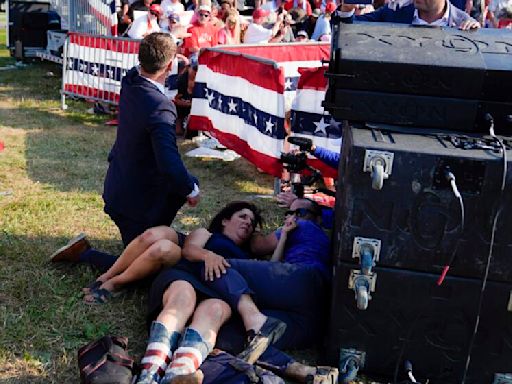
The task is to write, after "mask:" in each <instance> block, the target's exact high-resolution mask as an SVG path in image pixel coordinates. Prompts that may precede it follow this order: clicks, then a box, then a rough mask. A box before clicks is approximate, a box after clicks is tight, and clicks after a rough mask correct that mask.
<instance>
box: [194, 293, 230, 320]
mask: <svg viewBox="0 0 512 384" xmlns="http://www.w3.org/2000/svg"><path fill="white" fill-rule="evenodd" d="M196 314H197V316H201V317H202V318H206V319H209V320H210V322H211V323H213V324H219V325H220V324H221V323H223V322H224V321H225V320H226V319H227V318H228V317H229V316H231V308H230V307H229V305H228V304H227V303H225V302H224V301H222V300H219V299H208V300H205V301H203V302H202V303H201V304H200V306H199V307H198V308H197V311H196Z"/></svg>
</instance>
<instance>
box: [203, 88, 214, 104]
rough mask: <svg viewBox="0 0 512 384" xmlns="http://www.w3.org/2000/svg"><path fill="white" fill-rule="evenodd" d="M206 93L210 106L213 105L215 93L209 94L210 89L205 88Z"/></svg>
mask: <svg viewBox="0 0 512 384" xmlns="http://www.w3.org/2000/svg"><path fill="white" fill-rule="evenodd" d="M204 92H205V93H206V98H207V99H208V105H211V104H212V101H213V92H212V93H209V92H208V88H205V89H204Z"/></svg>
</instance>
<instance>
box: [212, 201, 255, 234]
mask: <svg viewBox="0 0 512 384" xmlns="http://www.w3.org/2000/svg"><path fill="white" fill-rule="evenodd" d="M242 209H248V210H250V211H251V212H252V213H253V214H254V229H256V227H257V226H260V227H261V225H262V222H263V219H262V217H261V213H260V210H259V208H258V207H257V206H255V205H254V204H252V203H249V202H247V201H233V202H231V203H229V204H228V205H226V206H225V207H224V208H222V209H221V210H220V212H219V213H217V214H216V215H215V217H214V218H213V219H212V221H211V222H210V225H209V226H208V231H210V232H212V233H221V232H222V230H223V229H224V227H223V226H222V220H224V219H228V220H229V219H231V217H232V216H233V215H234V214H235V213H236V212H238V211H241V210H242Z"/></svg>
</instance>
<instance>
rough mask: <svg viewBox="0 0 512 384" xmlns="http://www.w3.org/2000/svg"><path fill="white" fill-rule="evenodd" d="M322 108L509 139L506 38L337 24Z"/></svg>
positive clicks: (510, 67)
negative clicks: (490, 130) (492, 132)
mask: <svg viewBox="0 0 512 384" xmlns="http://www.w3.org/2000/svg"><path fill="white" fill-rule="evenodd" d="M327 77H328V78H329V89H328V92H327V95H326V98H325V102H324V107H325V108H326V109H327V110H329V112H330V113H331V114H332V115H333V116H335V117H337V118H339V119H347V120H352V121H364V122H367V121H372V122H380V123H389V124H398V125H407V126H411V127H417V126H423V127H434V128H439V129H449V130H455V131H464V132H483V131H485V132H487V127H486V123H485V120H484V116H485V114H486V113H490V114H492V115H493V116H494V120H495V124H496V130H497V132H498V133H502V134H511V133H512V119H511V117H510V116H511V115H512V94H511V93H510V91H509V87H508V86H506V84H512V34H511V33H510V32H505V31H503V30H488V29H484V30H480V31H471V32H468V31H460V30H458V29H455V28H443V29H441V28H424V27H423V28H422V27H417V26H407V25H400V24H398V25H397V24H394V25H389V24H385V23H364V24H353V25H352V24H342V23H340V24H336V25H335V33H334V37H333V48H332V54H331V61H330V64H329V70H328V72H327Z"/></svg>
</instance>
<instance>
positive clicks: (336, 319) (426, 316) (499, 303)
mask: <svg viewBox="0 0 512 384" xmlns="http://www.w3.org/2000/svg"><path fill="white" fill-rule="evenodd" d="M351 269H353V265H351V264H347V263H342V264H340V265H339V266H338V267H337V268H336V270H335V274H334V286H333V290H334V291H333V298H332V300H333V307H332V311H331V324H330V332H329V344H328V354H329V355H330V356H331V363H334V364H335V363H337V359H338V356H339V351H340V349H341V348H345V349H355V350H358V351H364V352H366V356H365V365H364V367H363V368H362V371H363V372H365V373H368V374H371V375H372V376H376V377H382V378H385V379H387V381H384V382H393V377H394V373H395V371H397V372H398V375H397V376H398V381H397V382H400V381H401V380H403V379H404V369H403V366H404V360H406V359H408V360H410V361H411V362H412V364H413V372H414V376H415V377H416V379H417V380H419V382H421V383H425V382H426V379H429V384H460V383H461V379H462V374H463V372H464V366H465V362H466V353H467V351H468V345H469V340H470V338H471V336H472V333H473V327H474V322H475V317H476V311H477V309H476V307H477V302H478V296H479V293H480V283H481V282H480V280H478V279H467V278H456V277H447V278H446V280H445V281H444V283H443V284H442V285H441V286H440V287H438V286H437V285H436V280H437V275H433V274H427V273H417V272H410V271H406V270H397V269H391V268H379V267H377V268H376V270H375V271H376V273H377V284H376V289H375V292H374V293H373V294H372V297H373V298H372V300H370V302H369V305H368V309H367V310H365V311H361V310H359V309H357V308H356V302H355V299H354V291H352V290H350V289H348V287H347V281H348V279H349V274H350V270H351ZM511 290H512V284H511V283H496V282H490V283H488V284H487V289H486V291H485V296H484V302H483V309H482V316H481V318H480V325H479V332H478V336H477V338H476V341H475V344H474V347H473V353H472V354H471V364H470V369H469V371H468V375H467V378H466V384H493V383H494V381H493V379H494V374H495V373H511V372H512V312H510V311H507V305H508V304H509V303H510V292H511ZM509 382H510V381H509Z"/></svg>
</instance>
